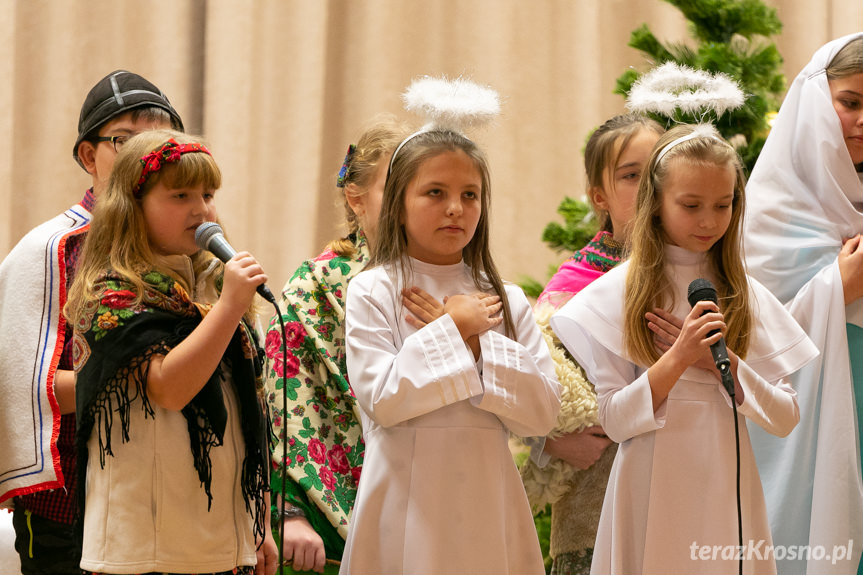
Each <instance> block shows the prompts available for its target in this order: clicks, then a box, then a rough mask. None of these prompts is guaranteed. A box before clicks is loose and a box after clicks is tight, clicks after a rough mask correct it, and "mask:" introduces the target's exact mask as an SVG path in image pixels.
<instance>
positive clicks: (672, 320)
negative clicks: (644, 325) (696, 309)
mask: <svg viewBox="0 0 863 575" xmlns="http://www.w3.org/2000/svg"><path fill="white" fill-rule="evenodd" d="M644 316H645V317H646V318H647V320H648V321H652V322H654V323H655V324H657V325H658V326H660V327H661V328H662V329H664V330H665V331H667V332H668V333H670V334H672V335H675V336H676V335H678V334H679V333H680V330H681V329H682V328H683V320H682V319H679V318H678V317H677V316H676V315H674V314H672V313H669V312H667V311H665V310H664V309H662V308H654V310H653V311H649V312H647V313H646V314H644Z"/></svg>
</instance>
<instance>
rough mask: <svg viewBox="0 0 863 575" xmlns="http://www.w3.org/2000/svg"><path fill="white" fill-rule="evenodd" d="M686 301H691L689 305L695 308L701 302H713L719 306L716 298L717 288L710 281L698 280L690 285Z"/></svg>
mask: <svg viewBox="0 0 863 575" xmlns="http://www.w3.org/2000/svg"><path fill="white" fill-rule="evenodd" d="M686 299H687V300H689V305H690V306H692V307H694V306H695V304H697V303H698V302H700V301H705V300H707V301H712V302H713V303H715V304H718V303H719V302H718V301H717V297H716V288H715V287H713V283H712V282H711V281H710V280H709V279H705V278H698V279H695V280H692V283H691V284H689V289H688V290H687V292H686Z"/></svg>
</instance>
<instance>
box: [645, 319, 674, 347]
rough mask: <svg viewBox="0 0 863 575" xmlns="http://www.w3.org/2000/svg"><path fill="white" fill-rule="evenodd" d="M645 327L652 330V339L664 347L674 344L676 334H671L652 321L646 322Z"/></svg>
mask: <svg viewBox="0 0 863 575" xmlns="http://www.w3.org/2000/svg"><path fill="white" fill-rule="evenodd" d="M647 329H649V330H650V331H652V332H653V341H654V342H656V343H657V344H660V343H661V344H662V345H664V346H666V347H670V346H672V345H674V342H675V341H676V340H677V336H674V335H671V334H669V333H668V332H666V331H665V330H663V329H662V328H660V327H659V326H658V325H656V324H655V323H653V322H650V321H649V322H647Z"/></svg>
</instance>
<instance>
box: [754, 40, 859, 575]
mask: <svg viewBox="0 0 863 575" xmlns="http://www.w3.org/2000/svg"><path fill="white" fill-rule="evenodd" d="M861 36H863V32H858V33H856V34H851V35H850V36H845V37H844V38H839V39H838V40H834V41H832V42H830V43H828V44H826V45H824V46H823V47H821V48H820V49H819V50H818V51H817V52H815V54H814V55H813V56H812V61H811V62H809V64H808V65H807V66H806V67H805V68H804V69H803V70H802V71H801V72H800V74H799V75H798V76H797V78H796V79H795V80H794V83H793V84H792V85H791V88H790V89H789V90H788V94H787V96H786V97H785V100H784V101H783V102H782V108H781V109H780V110H779V115H778V116H777V117H776V121H775V122H774V124H773V127H772V129H771V132H770V136H769V137H768V138H767V142H766V143H765V144H764V149H763V150H762V151H761V155H760V156H759V159H758V163H757V164H756V165H755V168H754V169H753V171H752V177H751V178H750V180H749V184H748V185H747V186H746V195H747V196H748V200H747V204H748V206H747V209H748V210H749V211H748V213H747V217H746V219H745V220H744V233H745V234H746V235H745V237H746V261H747V263H748V265H749V270H750V272H751V273H752V275H753V276H755V277H756V278H757V279H758V280H759V281H761V282H762V283H763V284H764V285H765V286H766V287H767V288H768V289H769V290H771V291H772V292H773V293H774V294H776V297H778V298H779V300H780V301H781V302H782V303H784V304H785V305H786V306H787V307H788V310H789V311H790V312H791V314H792V315H793V316H794V318H795V319H796V320H797V321H798V322H799V323H800V325H801V326H802V327H803V329H805V330H806V332H807V334H809V337H810V338H811V339H812V341H813V342H814V343H815V345H816V346H818V348H819V349H820V350H821V354H822V355H821V357H819V358H818V360H817V361H814V362H812V363H810V364H809V365H807V366H806V367H805V368H804V369H802V370H800V372H798V373H796V374H795V375H794V377H793V378H792V385H794V388H795V389H796V390H797V394H798V401H799V403H800V425H798V426H797V429H795V430H794V431H793V432H792V433H791V435H790V436H789V437H788V438H787V439H785V440H777V439H776V438H775V437H771V436H769V435H767V434H765V433H762V432H760V430H755V429H752V430H751V432H752V445H753V447H754V450H755V457H756V459H757V461H758V467H759V469H760V470H761V477H762V480H763V482H764V494H765V497H766V500H767V512H768V515H769V517H770V526H771V528H772V529H773V536H774V540H775V542H776V544H777V545H784V546H806V545H808V546H811V548H812V549H813V550H815V549H819V550H823V551H820V553H825V554H826V555H833V557H826V556H821V557H819V556H817V555H814V554H813V556H811V557H810V558H809V560H808V561H807V560H791V559H786V560H785V561H779V562H778V565H779V570H780V572H781V573H782V574H783V575H786V574H788V575H804V574H806V575H825V574H831V575H834V574H835V575H839V574H843V575H847V574H851V573H858V563H859V562H860V554H861V551H863V480H861V473H860V436H859V435H858V434H859V433H860V426H861V422H860V421H858V415H859V414H860V413H861V412H863V393H861V392H863V369H859V368H860V367H861V365H860V364H861V362H863V299H858V300H857V301H856V302H853V303H851V304H850V305H847V306H846V305H845V294H844V291H843V289H842V277H841V275H840V274H839V263H838V255H839V250H840V249H841V248H842V241H843V240H844V239H845V238H848V237H852V236H854V235H856V234H859V233H863V181H861V177H863V174H861V173H860V172H856V171H855V169H854V164H852V162H851V157H850V155H849V153H848V148H847V146H846V144H845V142H844V141H843V139H842V127H841V125H840V123H839V117H838V116H837V115H836V110H835V109H834V108H833V103H832V100H831V96H830V86H829V85H828V82H827V74H826V73H825V67H826V66H827V65H828V64H829V63H830V61H831V60H832V59H833V58H834V57H835V56H836V54H837V53H838V52H839V50H840V49H841V48H842V47H843V46H845V44H847V43H848V42H850V41H851V40H853V39H854V38H858V37H861ZM855 361H856V362H857V363H854V362H855ZM852 364H854V365H853V369H852ZM855 400H856V402H855ZM855 411H856V413H855ZM849 542H852V543H851V545H850V549H849ZM839 548H842V549H844V550H845V551H844V552H845V554H846V557H844V558H842V559H840V560H835V555H834V554H835V553H836V552H838V549H839ZM834 550H836V551H834ZM848 551H850V553H848ZM860 569H861V572H863V566H861V568H860Z"/></svg>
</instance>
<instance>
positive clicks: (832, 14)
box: [0, 0, 863, 288]
mask: <svg viewBox="0 0 863 575" xmlns="http://www.w3.org/2000/svg"><path fill="white" fill-rule="evenodd" d="M768 4H770V5H772V6H775V7H776V8H777V9H778V11H779V16H780V19H781V20H782V21H783V23H784V25H785V28H784V31H783V33H782V35H781V36H780V37H778V38H777V39H776V41H777V44H778V45H779V49H780V51H781V53H782V54H783V56H784V57H785V60H786V63H785V72H786V75H787V76H788V79H789V80H790V79H791V78H793V76H794V75H795V74H796V73H797V71H798V70H799V69H800V68H802V67H803V65H804V64H805V63H806V62H807V61H808V60H809V57H810V56H811V54H812V52H813V51H814V50H815V49H816V48H817V47H818V46H820V45H821V44H823V43H824V42H826V41H828V40H830V39H832V38H834V37H838V36H841V35H843V34H846V33H850V32H855V31H860V30H863V3H861V2H834V1H831V0H804V1H799V0H768ZM0 14H2V16H0V40H2V42H0V74H2V76H0V77H2V78H5V79H6V81H5V82H3V83H2V85H0V129H3V132H4V133H5V134H6V135H7V137H6V138H4V139H3V140H2V141H0V257H3V256H5V255H6V253H8V251H9V250H10V249H11V248H12V246H13V245H14V244H15V242H17V241H18V239H20V238H21V236H22V235H23V234H25V233H26V232H27V230H29V229H30V228H32V227H33V226H35V225H36V224H38V223H40V222H42V221H44V220H45V219H47V218H49V217H51V216H53V215H55V214H57V213H59V212H61V211H62V210H63V209H65V208H66V207H67V206H68V205H70V204H72V203H74V202H75V201H77V200H78V199H80V196H81V195H82V193H83V191H84V190H85V189H86V187H87V186H88V185H89V181H88V177H87V175H86V173H85V172H83V170H81V169H80V168H79V167H78V166H77V165H76V164H75V163H74V161H73V160H72V157H71V152H72V149H71V148H72V144H73V143H74V141H75V138H76V134H77V121H78V112H79V109H80V106H81V103H82V102H83V99H84V96H85V95H86V92H87V91H88V90H89V88H90V87H91V86H92V85H93V84H94V83H95V82H96V81H97V80H98V79H99V78H101V77H102V76H103V75H105V74H106V73H108V72H110V71H111V70H114V69H116V68H126V69H129V70H132V71H135V72H138V73H140V74H142V75H144V76H145V77H147V78H148V79H150V80H152V81H153V82H155V83H156V84H157V85H158V86H159V87H160V88H162V90H163V91H164V92H165V93H166V94H168V96H169V97H170V98H171V101H172V102H173V103H174V105H175V106H176V108H177V109H178V110H179V112H180V114H181V115H182V116H183V118H184V120H185V123H186V127H187V130H188V131H192V132H198V133H201V132H202V133H204V134H205V135H206V137H207V138H208V140H209V142H210V144H211V148H212V150H213V153H214V155H215V157H216V159H217V160H218V161H219V164H220V166H221V167H222V169H223V172H224V176H225V178H224V187H223V189H222V191H221V192H220V195H219V196H218V200H217V203H218V205H219V209H220V215H221V218H222V220H223V222H224V223H225V227H226V228H227V229H228V231H229V234H230V236H231V238H232V240H233V242H234V244H235V245H236V246H238V247H241V248H243V249H249V250H250V251H252V252H253V253H254V254H255V255H256V256H257V257H258V259H259V260H261V261H262V262H263V264H264V265H265V267H266V269H267V270H268V272H269V274H270V278H271V280H270V284H271V286H273V287H274V288H278V287H281V285H282V284H283V283H284V282H285V281H286V280H287V278H288V277H289V275H290V273H291V272H292V271H293V269H294V268H295V267H296V266H297V265H298V264H299V262H300V261H301V260H303V259H304V258H306V257H309V256H312V255H315V254H317V253H318V252H319V251H320V249H321V248H322V246H323V245H324V244H325V243H326V241H327V240H329V239H330V238H332V237H333V236H335V235H336V234H337V233H339V231H340V222H341V217H342V215H341V209H340V208H338V207H337V203H336V192H335V187H334V181H335V175H336V173H337V171H338V168H339V165H340V163H341V160H342V157H343V154H344V150H345V148H346V147H347V144H348V143H349V142H351V141H353V140H355V139H356V137H357V135H358V134H359V132H360V131H361V130H362V127H363V126H364V125H365V124H366V123H367V122H368V120H369V119H370V118H371V117H372V116H373V115H374V114H376V113H378V112H392V113H397V114H399V115H401V116H403V117H405V118H406V119H410V120H413V121H415V122H416V120H415V119H414V118H412V117H410V116H409V115H407V114H406V113H404V112H403V111H402V110H401V100H400V94H401V92H402V91H403V90H404V88H405V87H406V86H407V85H408V84H409V82H410V80H411V79H412V78H413V77H415V76H419V75H423V74H429V75H440V74H446V75H449V76H458V75H466V76H469V77H471V78H473V79H474V80H476V81H479V82H481V83H485V84H489V85H491V86H492V87H494V88H495V89H497V90H498V91H499V92H500V94H501V96H502V97H503V114H502V116H501V117H500V118H499V120H498V121H497V123H496V124H495V125H494V126H492V127H491V128H488V129H485V130H484V131H482V132H480V133H477V134H474V137H475V139H477V140H478V141H479V142H480V143H481V144H482V145H483V146H484V148H485V149H486V151H487V153H488V155H489V158H490V162H491V167H492V182H493V189H494V201H493V203H494V206H493V216H492V225H493V249H494V252H495V255H496V257H497V259H498V262H499V265H500V267H501V269H502V271H503V273H504V276H505V277H507V278H508V279H518V278H519V277H520V276H521V275H531V276H533V277H536V278H543V279H544V278H545V274H546V272H547V269H548V267H549V266H550V265H551V264H553V263H557V262H559V261H560V259H562V257H563V256H562V255H558V254H554V253H552V252H551V251H550V250H549V249H548V248H546V247H545V245H544V244H543V243H542V242H541V241H540V234H541V233H542V229H543V227H544V226H545V224H546V223H547V222H548V221H550V220H552V219H554V218H555V217H556V216H555V208H556V207H557V205H558V203H559V202H560V200H561V199H562V197H563V196H564V195H567V194H568V195H575V196H580V195H581V194H582V190H583V185H584V184H583V176H582V171H583V169H582V166H581V161H582V160H581V149H582V147H583V143H584V138H585V135H586V134H587V132H588V131H589V130H590V129H592V128H593V127H595V126H596V125H598V124H599V123H601V122H602V121H603V120H604V119H605V118H607V117H609V116H611V115H613V114H615V113H618V112H620V111H622V110H623V101H622V99H621V98H620V97H618V96H615V95H613V94H612V93H611V91H612V89H613V87H614V80H615V78H616V77H617V76H618V75H619V74H620V73H621V72H622V71H623V70H624V69H625V68H626V67H627V66H635V67H638V68H644V67H645V66H646V64H645V62H643V61H642V59H641V57H640V54H639V53H638V52H636V51H634V50H632V49H630V48H628V47H626V42H627V41H628V38H629V33H630V32H631V31H632V30H633V29H634V28H636V27H637V26H639V25H640V24H641V23H643V22H647V23H648V24H649V25H650V26H651V28H652V29H653V31H654V32H655V33H656V34H657V35H658V36H659V37H660V38H661V39H663V40H677V41H683V40H686V39H687V32H686V26H685V23H684V21H683V18H682V17H681V16H680V14H679V13H678V12H677V10H676V9H675V8H673V7H672V6H670V5H669V4H667V3H665V2H662V1H660V0H529V1H525V0H434V1H419V0H329V1H325V0H260V1H252V0H211V1H209V2H206V1H204V0H173V1H171V2H167V1H165V0H150V1H147V2H133V1H131V0H18V1H16V0H0Z"/></svg>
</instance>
